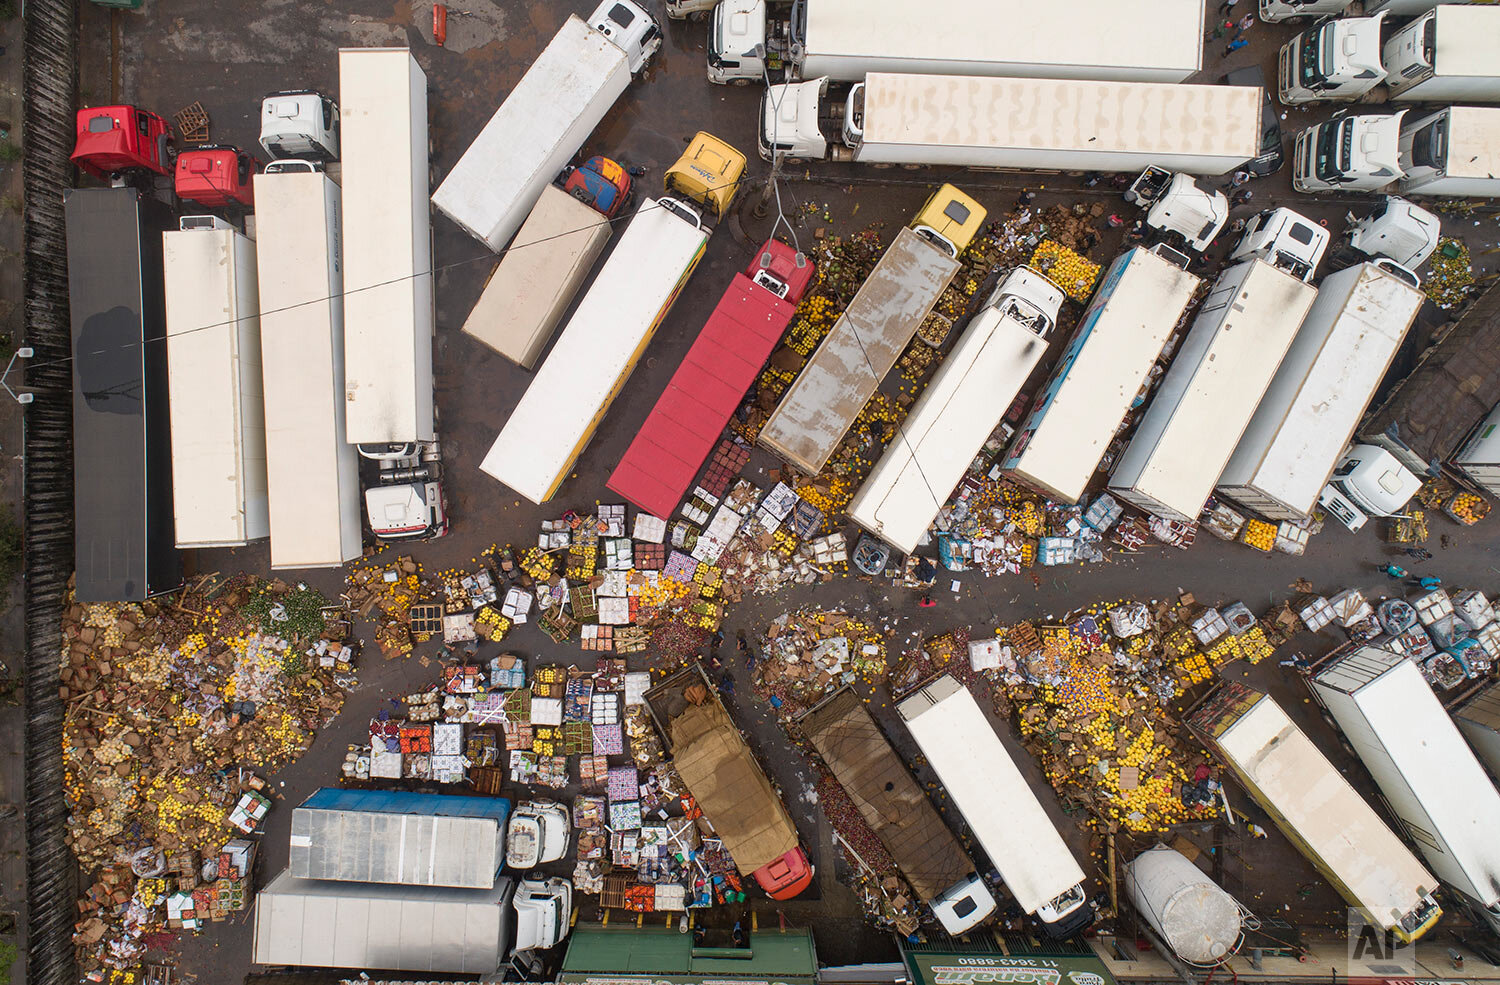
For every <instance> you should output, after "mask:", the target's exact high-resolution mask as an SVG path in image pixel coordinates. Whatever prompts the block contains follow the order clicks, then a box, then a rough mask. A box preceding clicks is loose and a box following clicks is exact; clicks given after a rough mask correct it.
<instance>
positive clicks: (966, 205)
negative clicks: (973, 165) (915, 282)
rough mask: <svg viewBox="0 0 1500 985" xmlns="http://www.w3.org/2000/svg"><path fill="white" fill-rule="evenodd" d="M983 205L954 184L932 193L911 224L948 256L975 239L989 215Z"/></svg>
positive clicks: (953, 254)
mask: <svg viewBox="0 0 1500 985" xmlns="http://www.w3.org/2000/svg"><path fill="white" fill-rule="evenodd" d="M988 214H989V213H987V212H986V211H985V209H984V207H983V206H982V205H980V204H979V203H978V202H976V201H974V200H973V199H972V198H970V197H969V196H967V195H965V194H964V193H963V192H961V191H959V190H958V189H957V188H954V187H953V186H952V185H944V186H943V187H941V188H939V189H938V190H937V191H935V192H933V193H932V197H931V198H929V199H928V200H927V202H926V204H924V205H923V206H922V207H921V208H920V209H918V210H917V217H916V218H915V219H913V220H912V221H911V228H912V229H913V230H914V231H915V232H916V233H918V234H919V235H921V236H922V237H923V238H924V239H926V240H928V241H929V242H931V243H932V244H934V245H935V246H937V247H938V248H940V249H942V250H943V251H944V252H946V253H947V254H948V255H949V256H953V257H956V256H958V255H959V254H960V253H962V252H963V251H964V250H966V249H968V246H969V244H970V243H971V242H973V240H974V237H975V236H977V235H978V234H979V227H980V226H982V225H984V219H985V216H986V215H988Z"/></svg>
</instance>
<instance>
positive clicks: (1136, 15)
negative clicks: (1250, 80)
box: [708, 0, 1204, 82]
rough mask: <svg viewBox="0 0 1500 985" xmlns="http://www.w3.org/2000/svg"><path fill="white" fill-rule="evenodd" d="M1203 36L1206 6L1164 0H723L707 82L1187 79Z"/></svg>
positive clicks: (711, 38)
mask: <svg viewBox="0 0 1500 985" xmlns="http://www.w3.org/2000/svg"><path fill="white" fill-rule="evenodd" d="M1105 25H1107V26H1108V30H1093V29H1092V28H1095V27H1103V26H1105ZM1203 32H1204V26H1203V4H1202V3H1201V2H1200V0H1157V2H1155V3H1153V4H1152V5H1151V7H1150V8H1149V9H1146V10H1141V11H1131V16H1121V11H1120V8H1119V7H1118V6H1116V5H1114V4H1111V3H1109V2H1107V0H1060V2H1055V3H1041V4H1038V3H1022V2H1019V0H947V2H945V3H944V4H943V5H942V6H941V7H938V8H934V9H929V10H918V9H917V8H914V7H912V6H911V4H910V3H908V2H906V0H805V2H802V3H798V4H794V5H788V4H782V3H777V2H776V0H726V2H724V3H720V4H719V5H718V7H717V8H715V10H714V12H713V19H712V21H711V23H710V26H709V30H708V78H709V81H710V82H733V81H735V80H737V79H750V80H754V81H756V82H759V81H760V80H761V79H762V78H763V77H764V76H765V75H766V74H769V75H770V76H771V79H772V81H781V79H782V78H783V77H784V78H786V79H788V80H794V79H799V78H800V79H814V78H817V77H818V76H820V75H827V76H831V77H832V78H835V79H843V80H845V81H853V80H855V79H859V78H862V77H864V75H865V74H866V73H867V72H924V73H929V74H932V75H992V76H995V75H998V76H1012V77H1020V78H1053V79H1106V80H1117V81H1135V82H1181V81H1182V80H1183V79H1186V78H1187V77H1188V76H1190V75H1192V74H1194V73H1195V72H1197V71H1199V70H1200V69H1201V68H1202V67H1203V57H1202V56H1203ZM757 44H759V45H762V46H763V48H762V51H761V52H760V53H757V52H756V51H755V48H756V45H757Z"/></svg>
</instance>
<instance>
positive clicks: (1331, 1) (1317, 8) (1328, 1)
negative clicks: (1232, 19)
mask: <svg viewBox="0 0 1500 985" xmlns="http://www.w3.org/2000/svg"><path fill="white" fill-rule="evenodd" d="M1351 2H1352V0H1260V19H1261V20H1263V21H1266V22H1267V23H1272V24H1274V23H1275V22H1277V21H1290V20H1301V19H1304V18H1307V17H1322V16H1324V15H1326V14H1337V13H1341V12H1342V11H1343V10H1344V9H1345V8H1346V7H1348V6H1349V4H1350V3H1351Z"/></svg>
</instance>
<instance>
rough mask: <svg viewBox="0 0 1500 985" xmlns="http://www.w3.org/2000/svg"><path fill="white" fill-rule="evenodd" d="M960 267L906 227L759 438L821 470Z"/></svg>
mask: <svg viewBox="0 0 1500 985" xmlns="http://www.w3.org/2000/svg"><path fill="white" fill-rule="evenodd" d="M958 269H959V263H958V260H957V259H956V258H955V257H953V256H951V255H949V254H948V253H947V252H945V251H943V250H942V249H940V248H938V247H937V246H935V245H934V244H933V243H931V242H930V241H928V240H927V239H925V238H924V237H923V236H922V235H921V234H920V233H917V232H916V231H914V230H913V229H911V228H910V227H902V229H901V231H900V232H899V233H897V234H896V239H895V240H894V241H893V242H892V243H891V245H890V246H889V247H888V248H887V249H886V251H885V254H884V255H883V256H881V258H880V260H879V262H877V263H876V264H875V269H874V270H873V271H871V272H870V276H869V277H867V278H865V282H864V283H863V284H861V285H860V288H859V290H858V291H857V292H856V293H855V295H854V300H852V301H850V302H849V306H848V308H846V309H845V310H844V313H843V314H841V315H840V316H839V318H838V321H837V322H835V323H834V326H833V328H832V330H830V331H829V333H828V335H827V337H825V338H824V339H823V341H822V342H821V343H820V344H819V345H818V348H817V351H815V352H814V353H813V355H812V358H811V359H809V360H808V362H807V365H806V366H804V367H803V368H802V372H801V373H800V374H798V376H797V379H796V380H794V381H793V382H792V385H791V386H790V387H789V388H788V389H787V391H786V393H785V394H784V395H783V396H782V398H781V403H780V404H778V405H777V407H776V410H775V411H773V412H772V413H771V416H770V418H769V419H768V420H767V421H766V423H765V426H764V427H762V428H761V430H760V436H759V438H758V439H757V440H758V441H759V442H760V444H762V445H764V446H765V447H766V448H768V449H770V450H771V451H773V452H775V453H776V454H777V455H779V456H781V457H782V458H783V459H785V460H786V461H788V462H790V463H791V464H792V465H795V466H796V467H797V468H799V469H801V470H802V471H803V472H805V473H806V474H808V475H817V474H818V472H820V471H821V470H822V468H823V466H824V465H825V464H827V462H828V459H829V457H830V456H832V455H833V453H834V450H835V449H837V448H838V446H839V442H841V441H843V440H844V435H845V433H847V432H848V430H849V427H850V425H852V424H853V423H854V419H855V417H857V416H858V415H859V412H860V411H861V410H864V407H865V404H866V403H868V402H869V400H870V397H871V396H873V395H874V393H875V390H876V389H877V388H878V387H879V386H880V381H881V380H883V379H884V378H885V374H886V373H888V372H890V369H891V367H892V366H894V365H895V364H896V360H897V359H898V358H899V357H900V355H901V353H902V351H903V350H905V349H906V344H907V343H908V342H910V341H911V339H912V336H914V335H916V334H917V329H918V328H919V327H921V325H922V321H923V320H924V319H925V318H926V317H927V314H928V312H930V311H931V310H932V306H933V305H934V304H936V303H937V299H938V297H939V296H940V295H941V294H942V293H943V290H944V289H945V288H947V286H948V283H949V282H950V281H952V280H953V277H954V275H955V274H957V273H958ZM950 491H951V490H950ZM939 505H941V504H939Z"/></svg>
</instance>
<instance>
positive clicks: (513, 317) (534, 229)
mask: <svg viewBox="0 0 1500 985" xmlns="http://www.w3.org/2000/svg"><path fill="white" fill-rule="evenodd" d="M612 231H613V229H612V228H611V227H610V224H609V220H608V219H606V218H604V216H602V215H600V214H599V213H598V212H596V211H594V210H593V209H592V208H590V207H589V206H587V205H585V204H584V203H582V202H580V201H578V200H577V199H575V198H574V197H573V196H572V195H569V194H568V193H567V192H565V191H563V190H562V189H561V188H558V187H557V186H556V185H548V186H547V187H546V188H544V189H542V194H541V197H540V198H538V199H537V202H536V207H535V208H533V209H532V210H531V214H530V215H528V216H527V217H526V221H525V222H524V223H522V225H521V231H520V232H518V233H516V238H515V241H514V242H513V243H511V244H510V249H508V250H506V251H505V255H504V256H502V257H501V258H500V264H499V266H497V267H496V268H495V271H494V273H492V274H490V279H489V280H488V281H486V282H485V285H484V290H482V291H481V292H480V294H479V300H478V301H477V302H476V303H475V304H474V309H473V310H472V311H470V312H469V317H468V318H466V319H464V326H463V330H464V334H465V335H468V336H469V338H471V339H477V340H478V341H480V342H483V343H484V344H485V345H487V346H489V347H490V348H491V349H493V350H495V351H496V352H498V353H499V354H500V355H502V356H504V357H505V358H506V359H509V360H510V361H511V362H513V363H515V364H516V365H518V366H520V367H521V368H522V369H531V368H532V367H533V366H535V365H536V361H537V359H538V358H539V357H540V356H541V354H542V350H543V349H545V348H547V343H548V342H549V341H551V339H552V333H553V331H554V330H555V329H556V328H557V323H558V322H560V321H562V317H563V315H564V314H565V313H566V312H567V310H568V305H570V304H572V303H573V295H575V294H577V293H578V289H579V288H580V287H582V286H583V282H584V281H585V280H587V279H588V275H589V271H591V270H593V269H594V261H595V260H597V259H599V254H600V253H603V252H604V244H605V243H607V242H609V234H610V233H611V232H612Z"/></svg>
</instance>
